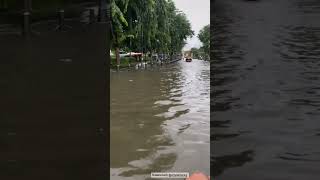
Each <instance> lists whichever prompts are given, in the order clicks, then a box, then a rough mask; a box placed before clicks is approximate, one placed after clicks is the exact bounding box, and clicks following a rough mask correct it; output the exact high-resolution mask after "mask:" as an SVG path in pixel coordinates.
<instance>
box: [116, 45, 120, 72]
mask: <svg viewBox="0 0 320 180" xmlns="http://www.w3.org/2000/svg"><path fill="white" fill-rule="evenodd" d="M116 61H117V67H120V50H119V47H116Z"/></svg>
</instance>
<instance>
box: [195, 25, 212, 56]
mask: <svg viewBox="0 0 320 180" xmlns="http://www.w3.org/2000/svg"><path fill="white" fill-rule="evenodd" d="M198 38H199V40H200V41H201V42H202V47H201V48H203V51H204V53H205V54H206V56H207V57H209V55H210V24H209V25H206V26H204V27H203V28H202V29H201V30H200V32H199V34H198Z"/></svg>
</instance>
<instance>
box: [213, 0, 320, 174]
mask: <svg viewBox="0 0 320 180" xmlns="http://www.w3.org/2000/svg"><path fill="white" fill-rule="evenodd" d="M215 5H216V7H215V12H216V14H215V16H216V17H215V20H214V24H215V27H216V28H215V29H214V32H213V36H214V42H215V46H214V51H213V55H214V58H212V59H214V61H213V63H212V69H213V70H212V72H213V73H214V80H213V84H214V87H215V88H214V92H213V97H214V98H213V103H212V104H213V109H214V113H213V114H212V119H213V122H212V124H211V126H212V130H211V134H212V137H213V138H212V140H213V144H214V145H213V147H214V148H213V155H212V157H211V163H212V165H213V175H214V176H218V177H219V179H228V180H233V179H234V180H236V179H261V178H262V175H263V178H264V179H290V180H295V179H301V178H302V177H303V178H305V179H310V180H316V179H318V175H319V172H318V168H316V167H319V166H320V147H319V144H318V143H319V127H318V126H319V123H318V120H319V119H320V113H319V112H320V111H319V110H320V91H319V90H320V83H319V75H320V70H319V65H320V61H319V57H320V23H319V22H320V21H319V18H320V16H319V9H320V1H316V0H305V1H302V0H290V1H289V0H283V1H276V0H268V1H254V2H253V1H251V2H249V1H234V0H224V1H222V0H220V1H217V2H216V4H215Z"/></svg>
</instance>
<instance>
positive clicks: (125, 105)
mask: <svg viewBox="0 0 320 180" xmlns="http://www.w3.org/2000/svg"><path fill="white" fill-rule="evenodd" d="M209 71H210V67H209V63H208V62H206V61H199V60H194V61H193V62H192V63H187V62H184V61H181V62H178V63H177V64H169V65H166V66H162V67H148V68H147V69H137V70H136V69H130V70H123V71H121V72H111V84H110V87H111V124H110V127H111V144H110V146H111V155H110V157H111V179H148V178H149V177H150V172H161V171H167V172H168V171H169V172H193V171H196V170H202V171H204V172H205V173H207V174H210V168H209V166H210V164H209V163H210V159H209V157H210V155H209V153H210V148H209V143H210V135H209V131H210V128H209V127H210V126H209V112H210V107H209V101H210V100H209V98H210V84H209V81H210V73H209Z"/></svg>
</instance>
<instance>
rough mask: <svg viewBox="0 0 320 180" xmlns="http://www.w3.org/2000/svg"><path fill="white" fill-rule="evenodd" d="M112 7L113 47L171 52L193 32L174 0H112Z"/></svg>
mask: <svg viewBox="0 0 320 180" xmlns="http://www.w3.org/2000/svg"><path fill="white" fill-rule="evenodd" d="M111 7H112V9H111V10H112V25H113V32H114V35H115V37H114V38H113V47H114V48H122V49H130V50H132V51H140V52H143V53H153V52H157V53H167V54H171V55H172V54H174V53H177V52H180V51H181V50H182V48H183V46H184V45H185V41H186V39H187V38H188V37H192V36H193V35H194V32H193V31H192V30H191V24H190V22H189V21H188V19H187V17H186V15H185V14H184V13H181V12H179V11H178V10H177V9H176V7H175V4H174V2H173V1H172V0H112V6H111Z"/></svg>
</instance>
